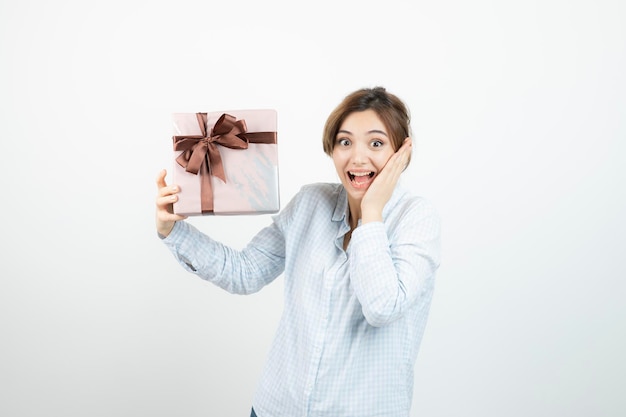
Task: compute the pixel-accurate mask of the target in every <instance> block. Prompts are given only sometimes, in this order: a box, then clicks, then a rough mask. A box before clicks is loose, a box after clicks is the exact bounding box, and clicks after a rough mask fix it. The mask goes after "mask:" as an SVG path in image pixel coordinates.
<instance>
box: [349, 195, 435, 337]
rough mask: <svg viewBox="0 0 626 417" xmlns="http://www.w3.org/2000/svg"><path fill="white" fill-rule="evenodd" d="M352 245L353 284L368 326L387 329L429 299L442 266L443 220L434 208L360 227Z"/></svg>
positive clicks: (425, 206)
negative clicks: (408, 311) (392, 220)
mask: <svg viewBox="0 0 626 417" xmlns="http://www.w3.org/2000/svg"><path fill="white" fill-rule="evenodd" d="M351 240H352V241H351V251H350V281H351V284H352V286H353V288H354V292H355V295H356V297H357V298H358V299H359V302H360V303H361V306H362V309H363V315H364V316H365V318H366V320H367V321H368V323H370V324H371V325H372V326H377V327H379V326H384V325H386V324H388V323H391V322H393V321H395V320H396V319H398V318H400V317H401V316H402V315H403V314H404V313H405V312H406V311H407V310H408V309H410V308H411V307H414V306H415V305H416V304H417V303H419V302H420V300H422V299H424V300H425V299H426V297H424V295H425V293H426V292H427V291H428V290H431V289H432V286H433V285H434V283H433V281H434V278H435V273H436V270H437V268H438V267H439V263H440V220H439V217H438V215H437V213H436V212H435V211H434V210H433V209H432V207H430V205H428V204H427V203H423V204H420V203H417V204H413V205H412V206H411V207H410V208H409V209H408V210H406V211H404V213H402V214H401V215H400V217H399V219H398V220H397V221H395V222H391V223H389V224H387V223H383V222H372V223H367V224H364V225H362V226H359V227H357V228H356V229H355V230H354V232H353V234H352V239H351Z"/></svg>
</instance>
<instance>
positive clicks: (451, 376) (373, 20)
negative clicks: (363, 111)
mask: <svg viewBox="0 0 626 417" xmlns="http://www.w3.org/2000/svg"><path fill="white" fill-rule="evenodd" d="M346 3H347V4H346ZM625 19H626V6H625V5H624V3H623V2H622V1H620V0H614V1H611V0H594V1H591V0H588V1H584V0H580V1H572V0H542V1H539V0H530V1H524V2H522V1H518V2H512V1H497V0H491V1H490V0H478V1H474V2H466V1H461V0H443V1H432V2H427V1H417V2H414V1H401V0H388V1H385V2H372V1H351V2H341V1H337V0H335V1H316V2H311V3H310V5H303V4H300V3H299V2H287V1H285V2H277V1H272V0H267V1H242V0H231V1H227V2H211V1H202V2H201V1H184V0H183V1H177V2H151V1H133V0H127V1H116V0H109V1H106V2H104V1H103V2H88V1H78V0H76V1H72V0H59V1H55V2H48V1H41V0H40V1H37V0H22V1H20V2H17V1H13V2H2V3H1V4H0V60H1V62H2V64H0V106H1V107H0V121H1V123H2V134H3V136H4V138H3V140H2V145H1V152H0V170H1V174H2V178H3V180H2V188H1V195H2V204H1V205H0V214H1V216H2V219H3V227H2V229H1V230H2V236H3V239H2V240H3V242H4V244H3V249H2V252H1V255H0V256H1V258H0V259H1V263H0V275H1V279H0V334H1V341H0V415H2V416H7V417H22V416H64V417H78V416H80V417H83V416H91V417H99V416H106V417H110V416H116V417H126V416H133V417H135V416H152V417H170V416H177V417H178V416H181V417H182V416H184V417H192V416H247V415H248V412H249V407H250V400H251V397H252V393H253V390H254V387H255V384H256V381H257V377H258V375H259V371H260V368H261V366H262V364H263V361H264V357H265V353H266V351H267V348H268V345H269V342H270V339H271V337H272V334H273V331H274V329H275V326H276V323H277V320H278V317H279V314H280V308H281V305H280V304H281V290H282V289H281V285H282V283H281V281H280V280H279V281H277V282H276V283H275V284H273V285H272V286H270V287H268V288H267V289H266V290H264V291H262V292H261V293H259V294H256V295H252V296H249V297H241V296H233V295H229V294H227V293H225V292H223V291H221V290H219V289H218V288H216V287H214V286H212V285H210V284H207V283H206V282H204V281H201V280H200V279H198V278H196V277H195V276H193V275H191V274H188V273H186V272H185V271H183V270H182V268H180V267H179V266H178V265H177V264H176V263H175V261H174V259H173V257H172V256H171V255H170V254H169V252H167V250H166V248H165V247H164V246H163V245H162V244H161V242H160V241H159V240H158V239H157V237H156V234H155V231H154V224H153V219H154V205H153V203H154V197H155V191H156V187H155V184H154V179H155V177H156V174H157V172H158V170H159V169H161V168H167V167H169V166H170V163H171V161H170V135H171V132H170V120H169V114H170V112H173V111H197V110H207V111H213V110H221V109H233V108H255V107H272V108H276V109H277V110H278V112H279V129H280V131H279V143H280V145H279V147H280V154H279V158H280V169H281V184H280V186H281V198H282V199H283V201H284V202H286V201H287V200H288V199H289V198H290V197H291V196H292V195H293V194H294V193H295V192H296V191H297V189H298V188H299V186H300V185H301V184H303V183H307V182H313V181H327V180H331V181H334V180H335V175H334V171H333V168H332V165H331V163H330V160H329V159H328V158H327V157H326V156H325V155H324V154H323V152H322V150H321V145H320V136H321V129H322V125H323V123H324V120H325V117H326V115H327V114H328V112H329V111H330V110H331V109H332V108H333V107H334V106H335V105H336V104H337V103H338V102H339V100H340V99H341V98H343V96H344V95H345V94H347V93H348V92H351V91H352V90H354V89H356V88H359V87H363V86H374V85H383V86H385V87H387V88H388V89H389V90H390V91H392V92H395V93H397V94H398V95H400V96H401V97H402V98H404V99H405V101H407V103H408V104H409V106H410V108H411V110H412V113H413V119H414V123H413V127H414V131H415V140H416V142H417V145H416V154H415V156H414V160H413V165H412V166H411V168H410V169H409V171H408V172H407V173H406V174H405V177H404V181H405V182H407V183H409V184H411V186H412V187H414V189H415V190H416V191H417V192H419V193H420V194H422V195H424V196H426V197H427V198H429V199H430V200H432V201H433V202H434V203H435V204H436V206H437V207H438V208H439V210H440V213H441V215H442V218H443V222H444V236H443V239H444V257H443V265H442V267H441V269H440V273H439V275H438V287H437V290H436V295H435V300H434V304H433V308H432V312H431V317H430V321H429V324H428V327H427V330H426V334H425V337H424V341H423V344H422V349H421V352H420V355H419V357H418V361H417V365H416V377H415V397H414V406H413V410H412V416H429V417H439V416H442V417H444V416H445V417H447V416H481V417H485V416H494V417H495V416H497V417H500V416H508V417H516V416H528V415H532V416H592V415H593V416H623V415H625V414H626V401H625V400H624V396H623V384H624V375H625V371H626V365H625V364H626V362H625V361H624V360H623V352H624V351H626V335H625V331H624V330H625V328H624V323H625V322H626V306H625V303H624V302H623V295H624V291H625V290H626V284H625V280H624V278H626V267H625V266H624V262H623V258H622V256H623V255H622V252H623V250H624V248H625V247H626V245H625V243H626V242H625V239H624V236H625V234H626V222H625V221H624V219H623V215H624V212H625V209H626V199H625V193H624V188H625V185H624V179H625V176H626V168H625V164H624V161H625V156H626V155H625V153H626V152H625V151H626V144H625V141H624V140H625V139H626V124H625V122H624V119H625V117H626V99H625V97H626V82H625V79H626V78H625V77H624V73H625V72H626V29H625V28H624V21H625ZM192 221H193V222H194V224H196V225H197V226H198V227H200V228H202V229H203V230H206V231H207V232H209V233H211V234H212V235H213V236H215V237H217V238H219V239H222V240H223V241H225V242H227V243H229V244H232V245H233V246H237V247H239V246H243V245H244V244H245V243H246V242H247V240H248V239H249V238H250V237H251V236H252V235H253V234H254V232H255V231H256V230H258V229H259V228H260V227H262V226H263V225H265V224H267V223H268V222H269V221H270V218H269V216H259V217H244V218H201V219H193V220H192Z"/></svg>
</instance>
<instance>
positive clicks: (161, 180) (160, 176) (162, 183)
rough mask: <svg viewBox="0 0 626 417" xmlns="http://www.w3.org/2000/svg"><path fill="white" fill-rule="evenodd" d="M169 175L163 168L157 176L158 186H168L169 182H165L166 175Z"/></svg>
mask: <svg viewBox="0 0 626 417" xmlns="http://www.w3.org/2000/svg"><path fill="white" fill-rule="evenodd" d="M166 175H167V171H166V170H165V169H162V170H161V171H160V172H159V174H158V175H157V178H156V184H157V187H158V188H163V187H167V183H166V182H165V176H166Z"/></svg>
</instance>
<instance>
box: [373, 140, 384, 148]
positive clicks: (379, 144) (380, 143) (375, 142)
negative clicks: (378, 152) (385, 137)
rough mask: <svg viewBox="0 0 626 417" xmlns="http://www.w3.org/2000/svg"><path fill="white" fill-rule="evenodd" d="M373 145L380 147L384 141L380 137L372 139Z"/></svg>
mask: <svg viewBox="0 0 626 417" xmlns="http://www.w3.org/2000/svg"><path fill="white" fill-rule="evenodd" d="M371 145H372V147H373V148H380V147H381V146H383V145H384V142H383V141H382V140H380V139H376V140H373V141H372V143H371Z"/></svg>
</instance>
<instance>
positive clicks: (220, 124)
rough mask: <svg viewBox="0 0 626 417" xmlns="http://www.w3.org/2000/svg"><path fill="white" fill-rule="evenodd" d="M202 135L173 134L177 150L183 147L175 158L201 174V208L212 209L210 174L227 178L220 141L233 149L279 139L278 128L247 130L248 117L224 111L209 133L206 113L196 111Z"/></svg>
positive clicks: (274, 141)
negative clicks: (235, 115) (272, 130)
mask: <svg viewBox="0 0 626 417" xmlns="http://www.w3.org/2000/svg"><path fill="white" fill-rule="evenodd" d="M196 118H197V119H198V125H199V126H200V131H201V133H202V134H201V135H183V136H174V137H173V140H174V150H175V151H182V152H181V154H180V155H179V156H178V157H177V158H176V162H178V164H179V165H180V166H181V167H183V168H185V170H186V171H187V172H190V173H192V174H196V175H198V174H199V175H200V185H201V193H202V195H201V206H202V212H203V213H205V212H212V211H213V190H212V186H211V179H210V177H209V176H210V175H214V176H216V177H218V178H220V179H221V180H222V181H224V182H226V175H225V174H224V167H223V164H222V157H221V156H220V151H219V149H218V147H217V144H219V145H222V146H226V147H227V148H231V149H248V143H249V142H253V143H276V132H247V127H246V122H245V120H243V119H241V120H237V118H236V117H234V116H231V115H229V114H226V113H224V114H222V115H221V116H220V118H219V119H218V120H217V122H215V125H214V126H213V128H212V129H211V133H210V134H209V135H207V130H206V124H207V113H196Z"/></svg>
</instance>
